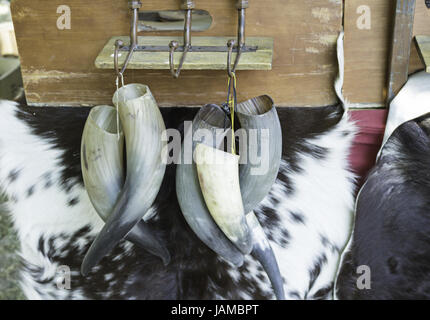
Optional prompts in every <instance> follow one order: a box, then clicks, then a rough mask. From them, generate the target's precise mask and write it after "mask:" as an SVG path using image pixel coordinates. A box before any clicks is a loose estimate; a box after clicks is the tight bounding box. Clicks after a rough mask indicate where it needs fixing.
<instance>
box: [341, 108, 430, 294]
mask: <svg viewBox="0 0 430 320" xmlns="http://www.w3.org/2000/svg"><path fill="white" fill-rule="evenodd" d="M429 135H430V114H428V115H426V116H423V117H421V118H418V119H416V120H412V121H409V122H406V123H404V124H403V125H401V126H400V127H399V128H398V129H396V131H394V133H393V135H392V136H391V137H390V138H389V139H388V141H387V143H386V144H385V147H384V149H383V150H382V153H381V156H380V158H379V161H378V163H377V164H376V166H375V167H374V169H373V170H372V172H371V173H370V175H369V178H368V180H367V181H366V184H365V185H364V187H363V189H362V190H361V192H360V196H359V198H358V201H357V209H356V223H355V228H354V237H353V241H352V242H351V246H350V250H349V251H348V252H347V253H346V254H345V257H344V259H343V260H344V261H343V264H342V268H341V271H340V275H339V278H338V284H337V295H338V297H339V298H340V299H429V298H430V227H429V226H430V215H429V209H428V208H429V205H430V179H429V176H428V174H427V173H426V172H428V170H429V168H430V138H429ZM363 265H364V266H368V267H369V268H370V269H369V270H370V276H371V277H370V279H371V282H370V288H369V289H362V290H360V289H359V288H358V287H357V280H358V277H359V276H360V275H361V274H358V273H357V268H358V267H359V266H363Z"/></svg>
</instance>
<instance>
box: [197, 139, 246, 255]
mask: <svg viewBox="0 0 430 320" xmlns="http://www.w3.org/2000/svg"><path fill="white" fill-rule="evenodd" d="M194 157H195V161H196V166H197V173H198V177H199V182H200V188H201V190H202V194H203V197H204V199H205V202H206V205H207V207H208V209H209V212H210V214H211V215H212V217H213V218H214V220H215V222H216V223H217V225H218V226H219V227H220V228H221V230H222V231H223V232H224V234H225V235H226V236H227V238H228V239H230V241H231V242H233V243H234V244H235V245H236V247H237V248H238V249H239V250H240V251H241V252H242V253H243V254H249V253H251V250H252V237H251V232H250V230H249V228H248V225H247V223H246V217H245V212H244V209H243V203H242V195H241V193H240V184H239V156H237V155H233V154H231V153H227V152H224V151H221V150H218V149H214V148H212V147H209V146H206V145H204V144H197V146H196V149H195V151H194Z"/></svg>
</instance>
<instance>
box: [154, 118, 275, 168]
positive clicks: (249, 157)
mask: <svg viewBox="0 0 430 320" xmlns="http://www.w3.org/2000/svg"><path fill="white" fill-rule="evenodd" d="M184 131H185V135H184V140H183V143H182V141H181V133H180V132H179V130H176V129H167V130H165V131H164V132H163V133H162V140H163V141H164V142H167V145H166V146H165V147H164V148H163V150H162V161H163V162H164V163H165V164H192V163H193V161H194V162H196V159H195V154H193V145H195V144H198V143H204V144H205V145H208V146H212V147H215V148H216V149H218V150H228V151H230V150H231V145H232V141H233V137H232V134H231V130H224V129H221V128H219V129H216V130H214V131H211V130H209V129H196V130H194V129H193V124H192V122H191V121H185V122H184ZM234 138H235V142H236V143H237V146H238V150H236V152H237V153H238V154H239V156H240V158H239V164H250V165H251V170H250V173H251V175H265V174H267V172H268V171H269V169H270V168H269V167H270V159H269V154H270V139H275V137H270V130H269V129H249V130H245V129H238V130H236V131H235V134H234ZM220 155H222V154H220V153H214V154H213V157H212V158H211V159H209V163H210V164H217V165H222V164H223V157H222V156H220Z"/></svg>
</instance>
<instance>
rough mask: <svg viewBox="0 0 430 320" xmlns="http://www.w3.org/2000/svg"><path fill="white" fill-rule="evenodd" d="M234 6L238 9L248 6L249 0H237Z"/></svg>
mask: <svg viewBox="0 0 430 320" xmlns="http://www.w3.org/2000/svg"><path fill="white" fill-rule="evenodd" d="M236 8H237V9H239V10H241V9H247V8H249V1H248V0H237V3H236Z"/></svg>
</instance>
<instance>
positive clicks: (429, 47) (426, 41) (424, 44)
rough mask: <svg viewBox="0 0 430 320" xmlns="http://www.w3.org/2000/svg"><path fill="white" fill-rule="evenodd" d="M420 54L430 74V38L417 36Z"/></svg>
mask: <svg viewBox="0 0 430 320" xmlns="http://www.w3.org/2000/svg"><path fill="white" fill-rule="evenodd" d="M415 40H416V42H417V48H418V52H419V54H420V56H421V58H422V60H423V62H424V64H425V70H426V72H428V73H430V36H420V35H418V36H416V37H415Z"/></svg>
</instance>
